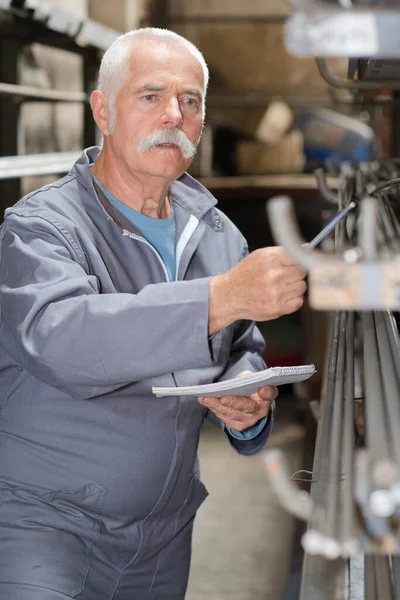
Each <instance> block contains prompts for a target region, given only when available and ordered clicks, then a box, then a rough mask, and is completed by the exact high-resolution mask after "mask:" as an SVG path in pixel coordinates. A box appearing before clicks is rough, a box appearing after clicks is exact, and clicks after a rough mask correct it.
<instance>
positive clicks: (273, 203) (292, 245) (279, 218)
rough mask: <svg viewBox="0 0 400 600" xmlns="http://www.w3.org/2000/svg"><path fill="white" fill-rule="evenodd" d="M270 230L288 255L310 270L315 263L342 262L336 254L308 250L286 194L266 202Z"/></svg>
mask: <svg viewBox="0 0 400 600" xmlns="http://www.w3.org/2000/svg"><path fill="white" fill-rule="evenodd" d="M266 211H267V215H268V216H269V219H270V223H271V227H272V232H273V235H274V237H275V239H276V241H277V243H278V244H281V245H282V246H283V247H284V248H285V250H286V251H287V253H288V254H289V256H291V257H292V258H294V259H295V260H296V262H298V263H299V264H301V265H302V266H303V267H304V268H305V269H306V270H310V269H311V268H312V267H313V266H315V265H317V264H326V263H330V264H340V265H342V264H343V261H342V260H340V259H339V258H338V257H336V256H331V255H329V254H324V253H322V252H319V251H318V250H310V249H308V248H307V247H306V246H307V244H306V242H305V240H304V239H303V238H302V237H301V235H300V232H299V229H298V226H297V223H296V220H295V215H294V210H293V205H292V201H291V199H290V198H289V197H287V196H276V197H275V198H271V199H270V200H269V201H267V202H266Z"/></svg>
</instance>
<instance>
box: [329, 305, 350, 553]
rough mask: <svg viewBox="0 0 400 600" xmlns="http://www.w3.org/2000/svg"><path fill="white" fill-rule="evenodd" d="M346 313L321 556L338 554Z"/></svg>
mask: <svg viewBox="0 0 400 600" xmlns="http://www.w3.org/2000/svg"><path fill="white" fill-rule="evenodd" d="M345 343H346V313H345V312H341V313H340V315H339V339H338V351H337V361H336V369H335V381H334V384H333V386H334V391H333V408H332V421H331V439H330V444H329V464H328V473H329V474H328V490H327V491H328V495H327V502H326V520H325V527H324V531H325V534H326V536H327V539H326V540H325V556H327V558H337V557H338V556H339V554H340V544H339V541H338V537H339V532H338V530H337V522H338V518H339V515H338V512H339V511H338V505H339V491H340V475H341V468H340V467H341V460H340V449H341V446H342V443H341V442H342V415H343V395H344V394H343V392H344V372H345V352H346V346H345Z"/></svg>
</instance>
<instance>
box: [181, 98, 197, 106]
mask: <svg viewBox="0 0 400 600" xmlns="http://www.w3.org/2000/svg"><path fill="white" fill-rule="evenodd" d="M183 103H184V104H188V105H189V106H195V105H196V104H197V102H196V100H195V99H194V98H183Z"/></svg>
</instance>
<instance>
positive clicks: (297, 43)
mask: <svg viewBox="0 0 400 600" xmlns="http://www.w3.org/2000/svg"><path fill="white" fill-rule="evenodd" d="M291 5H292V8H293V14H292V16H291V17H290V18H289V20H288V22H287V23H286V26H285V42H286V47H287V49H288V50H289V51H290V52H292V53H294V54H296V55H297V56H315V57H316V59H317V62H318V67H319V70H320V73H321V75H322V76H323V77H324V79H325V80H326V81H327V82H328V83H329V84H330V85H332V86H334V87H341V88H347V89H350V90H353V91H355V92H356V93H359V92H360V91H365V90H372V89H375V90H379V89H386V90H396V89H399V88H400V61H399V57H400V40H399V37H398V33H397V31H398V25H399V24H400V7H396V4H395V3H391V4H389V3H383V2H380V3H378V2H374V3H373V2H362V1H359V2H351V1H350V0H341V1H339V2H329V3H328V2H312V1H301V0H298V1H296V0H293V1H292V2H291ZM330 56H341V57H346V58H348V59H349V69H348V77H347V78H339V77H337V76H335V75H333V74H332V73H331V72H330V71H329V69H328V66H327V62H326V60H325V58H326V57H330ZM392 94H393V95H392V100H393V101H396V99H397V95H396V92H392ZM394 115H396V113H394ZM393 126H394V127H395V126H396V124H395V123H394V124H393ZM316 176H317V179H318V184H319V190H320V193H321V195H322V197H323V198H324V200H325V201H326V202H327V203H330V204H335V205H336V208H335V211H337V212H338V215H339V218H337V219H336V222H338V223H337V225H336V227H335V231H334V234H333V236H334V239H333V243H331V244H330V246H329V248H330V249H329V250H326V249H325V250H324V249H322V250H316V249H312V248H310V247H308V246H307V244H306V242H305V240H304V239H302V237H301V235H300V233H299V229H298V226H297V223H296V218H295V216H294V209H293V205H292V202H291V199H290V198H289V197H276V198H273V199H271V200H270V202H269V203H267V211H268V215H269V219H270V224H271V227H272V231H273V234H274V236H275V239H276V241H277V242H278V243H279V244H281V245H283V246H284V247H285V248H286V250H287V252H288V253H289V254H290V255H291V256H292V257H294V258H295V259H296V260H297V261H298V262H299V263H300V264H301V265H302V266H303V267H304V268H305V269H306V270H307V272H308V275H309V300H310V305H311V306H312V307H313V308H315V309H317V310H324V311H328V312H329V316H330V327H329V331H330V333H329V342H328V343H327V354H326V364H325V373H324V382H323V386H322V394H321V401H320V403H319V404H318V405H317V407H314V409H315V408H316V410H314V412H315V414H316V417H317V421H318V430H317V438H316V446H315V456H314V464H313V468H312V472H311V473H309V478H310V483H311V491H310V493H309V494H308V493H307V492H305V491H304V490H302V489H300V488H299V487H297V485H296V483H295V482H294V481H293V479H292V478H291V476H290V473H289V472H288V470H287V467H286V466H285V459H284V455H283V454H282V453H281V452H280V451H279V450H271V451H269V452H267V453H266V455H265V466H266V470H267V472H268V474H269V477H270V480H271V482H272V485H273V486H274V488H275V490H276V492H277V494H278V496H279V498H280V500H281V503H282V504H283V505H284V506H285V507H286V508H287V510H289V511H290V512H291V513H292V514H294V515H296V516H297V517H298V518H300V519H303V520H305V521H306V522H307V528H306V531H305V533H304V535H303V536H302V546H303V549H304V552H305V559H304V564H303V569H302V578H301V591H300V598H301V600H325V599H326V600H333V599H334V598H341V599H348V600H358V599H361V598H365V599H366V600H376V599H379V600H394V599H398V598H400V435H399V426H400V337H399V320H398V311H399V310H400V221H399V216H400V160H399V159H396V158H386V159H385V160H375V161H369V162H364V163H360V164H358V165H351V164H346V163H345V164H343V165H342V168H341V171H340V175H339V178H338V190H337V192H335V193H334V192H332V191H331V190H330V189H328V187H327V185H326V181H325V175H324V172H323V171H321V170H319V171H318V172H317V173H316ZM342 217H345V218H342Z"/></svg>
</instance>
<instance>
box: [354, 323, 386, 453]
mask: <svg viewBox="0 0 400 600" xmlns="http://www.w3.org/2000/svg"><path fill="white" fill-rule="evenodd" d="M361 319H362V325H363V338H364V340H363V341H364V378H365V396H366V399H365V404H366V413H367V414H366V426H365V433H366V440H367V444H368V450H369V451H370V456H371V459H372V462H375V461H378V460H387V459H388V458H389V448H388V443H387V438H386V427H385V415H384V412H383V406H382V398H383V389H382V380H381V371H380V363H379V355H378V346H377V340H376V334H375V324H374V318H373V315H372V313H371V312H364V313H362V316H361Z"/></svg>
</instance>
